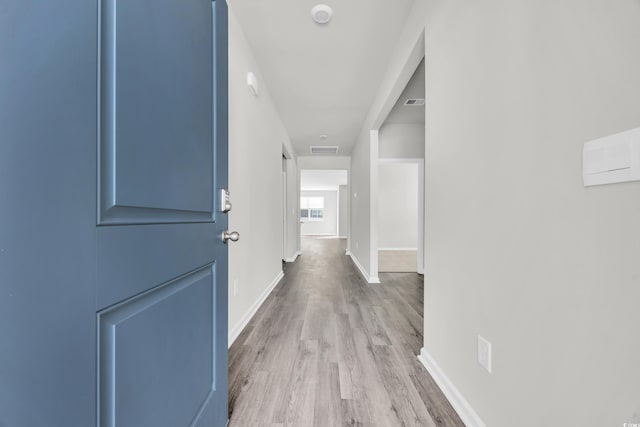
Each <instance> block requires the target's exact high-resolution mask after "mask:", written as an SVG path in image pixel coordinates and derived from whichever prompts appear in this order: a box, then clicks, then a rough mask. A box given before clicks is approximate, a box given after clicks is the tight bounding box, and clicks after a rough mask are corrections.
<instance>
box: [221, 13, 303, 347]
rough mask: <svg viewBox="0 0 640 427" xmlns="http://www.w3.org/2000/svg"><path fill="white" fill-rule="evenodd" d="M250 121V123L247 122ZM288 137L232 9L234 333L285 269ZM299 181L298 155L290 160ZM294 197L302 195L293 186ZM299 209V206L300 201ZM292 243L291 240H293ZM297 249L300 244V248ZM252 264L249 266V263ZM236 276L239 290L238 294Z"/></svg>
mask: <svg viewBox="0 0 640 427" xmlns="http://www.w3.org/2000/svg"><path fill="white" fill-rule="evenodd" d="M248 71H253V73H255V74H256V76H257V77H258V80H259V82H260V95H259V96H258V97H254V96H252V95H251V94H250V93H249V89H248V88H247V84H246V75H247V72H248ZM247 123H251V126H247ZM283 144H285V146H288V147H289V149H288V151H289V152H293V150H292V149H291V148H290V142H289V137H288V136H287V133H286V130H285V128H284V126H283V125H282V122H281V121H280V117H279V116H278V113H277V112H276V109H275V108H274V105H273V102H272V100H271V97H270V95H269V91H268V88H267V85H266V84H265V82H264V81H262V79H261V74H260V70H259V68H258V67H257V64H256V62H255V60H254V57H253V54H252V52H251V49H250V47H249V45H248V43H247V41H246V39H245V37H244V34H243V33H242V29H241V28H240V27H239V24H238V22H237V20H236V18H235V16H234V13H233V4H231V5H230V10H229V191H230V193H231V202H232V204H233V210H232V211H231V212H230V213H229V228H230V229H231V230H235V231H238V232H239V233H240V240H239V241H238V242H235V243H230V244H229V327H230V335H231V338H233V337H234V336H235V334H237V332H238V331H239V330H240V328H241V326H242V325H243V323H244V322H246V321H247V320H248V318H249V316H250V315H251V313H252V311H253V310H254V309H255V308H256V306H257V305H256V304H257V303H258V302H259V301H260V300H261V297H263V296H264V295H265V292H267V291H268V290H269V286H270V285H271V284H272V283H273V282H274V280H275V279H276V278H277V277H278V275H279V274H280V272H281V270H282V261H281V258H282V250H281V249H282V235H283V229H282V228H283V223H282V151H283V148H282V147H283ZM287 163H292V165H288V169H290V170H291V171H292V172H293V173H291V176H292V181H291V182H293V183H294V185H295V182H296V180H297V165H296V164H295V159H292V160H290V161H288V162H287ZM290 193H292V194H293V197H292V198H290V200H294V201H295V200H297V198H298V196H297V191H296V189H295V188H293V189H292V190H291V191H290ZM294 203H296V211H297V202H294ZM297 220H298V217H297V215H293V216H292V219H291V221H292V222H290V223H289V226H290V229H291V230H293V233H291V234H293V236H292V237H291V239H292V241H293V242H294V245H293V248H290V250H293V249H294V248H296V247H297V243H295V242H297V241H298V235H297V234H296V231H297ZM290 245H291V244H290ZM295 250H297V249H295ZM248 266H250V268H247V267H248ZM234 280H237V281H238V294H237V295H234V292H233V291H234V289H233V288H234V286H233V283H234Z"/></svg>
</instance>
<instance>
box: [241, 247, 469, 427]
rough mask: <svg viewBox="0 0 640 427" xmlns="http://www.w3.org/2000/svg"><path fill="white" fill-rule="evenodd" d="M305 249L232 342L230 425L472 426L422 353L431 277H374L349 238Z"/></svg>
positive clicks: (286, 268) (395, 274)
mask: <svg viewBox="0 0 640 427" xmlns="http://www.w3.org/2000/svg"><path fill="white" fill-rule="evenodd" d="M302 252H303V256H301V257H300V258H298V260H297V261H296V262H295V263H292V264H286V265H285V277H284V279H283V280H282V282H281V283H280V284H279V285H278V287H277V288H276V289H275V290H274V291H273V293H272V294H271V296H269V298H268V299H267V300H266V301H265V302H264V304H263V306H262V307H261V308H260V310H259V311H258V312H257V314H256V315H255V316H254V318H253V319H252V320H251V322H250V323H249V325H248V326H247V327H246V328H245V329H244V331H243V332H242V334H241V335H240V336H239V337H238V338H237V340H236V341H235V342H234V344H233V345H232V346H231V348H230V350H229V412H230V423H229V426H231V427H250V426H295V427H305V426H319V427H331V426H341V425H359V426H376V427H377V426H380V427H386V426H389V427H395V426H462V425H463V424H462V422H461V421H460V419H459V418H458V416H457V415H456V414H455V412H454V411H453V409H452V408H451V406H450V405H449V403H448V402H447V401H446V399H445V398H444V396H443V395H442V393H441V392H440V390H439V389H438V388H437V386H436V385H435V383H434V382H433V380H432V379H431V377H430V376H429V374H428V373H427V372H426V371H425V369H424V368H423V367H422V365H421V364H420V363H419V361H418V360H417V358H416V355H417V354H418V353H419V351H420V347H422V345H423V337H422V329H423V315H422V313H423V284H422V279H421V278H419V276H417V275H415V274H410V273H409V274H405V273H393V274H381V276H380V278H381V281H382V284H381V285H368V284H366V283H365V282H364V281H363V280H362V278H361V276H360V275H359V273H358V271H357V270H356V269H355V267H354V266H353V264H352V262H351V260H350V259H349V257H347V256H345V255H344V253H345V240H343V239H323V238H303V239H302Z"/></svg>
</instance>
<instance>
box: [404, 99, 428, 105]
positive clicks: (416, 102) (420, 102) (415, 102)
mask: <svg viewBox="0 0 640 427" xmlns="http://www.w3.org/2000/svg"><path fill="white" fill-rule="evenodd" d="M404 105H407V106H409V107H421V106H423V105H424V98H410V99H407V100H406V101H404Z"/></svg>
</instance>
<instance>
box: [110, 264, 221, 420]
mask: <svg viewBox="0 0 640 427" xmlns="http://www.w3.org/2000/svg"><path fill="white" fill-rule="evenodd" d="M215 287H216V283H215V267H214V266H213V265H210V266H206V267H204V268H202V269H199V270H196V271H194V272H191V273H189V274H186V275H184V276H183V277H180V278H178V279H176V280H173V281H171V282H169V283H167V284H164V285H162V286H159V287H158V288H156V289H154V290H152V291H149V292H146V293H144V294H142V295H139V296H137V297H134V298H131V299H130V300H127V301H125V302H123V303H120V304H118V305H117V306H115V307H112V308H110V309H107V310H105V311H103V312H100V313H99V318H98V319H99V320H98V321H99V325H100V332H99V334H100V337H99V340H98V342H99V350H98V354H99V355H100V360H99V366H100V386H99V392H100V401H101V402H102V404H101V407H100V417H99V418H100V420H101V424H100V425H102V426H114V427H115V426H118V427H127V426H131V427H142V426H150V427H153V426H163V425H166V426H187V425H191V423H192V422H193V421H194V420H195V419H196V418H197V415H198V414H199V412H200V411H201V409H202V407H203V406H204V405H206V404H208V401H209V400H210V399H211V397H212V396H213V394H214V393H215V389H216V385H215V376H214V365H215V358H214V341H215V333H214V330H215V318H214V317H213V316H212V313H213V312H214V305H215V297H216V292H215ZM167 346H169V347H171V348H170V349H167V348H166V347H167ZM148 408H153V411H149V410H148Z"/></svg>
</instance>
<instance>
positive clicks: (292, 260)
mask: <svg viewBox="0 0 640 427" xmlns="http://www.w3.org/2000/svg"><path fill="white" fill-rule="evenodd" d="M300 255H302V252H300V251H298V252H296V253H295V254H293V255H292V256H290V257H289V258H287V259H285V261H286V262H295V260H296V259H297V258H298V257H299V256H300Z"/></svg>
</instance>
